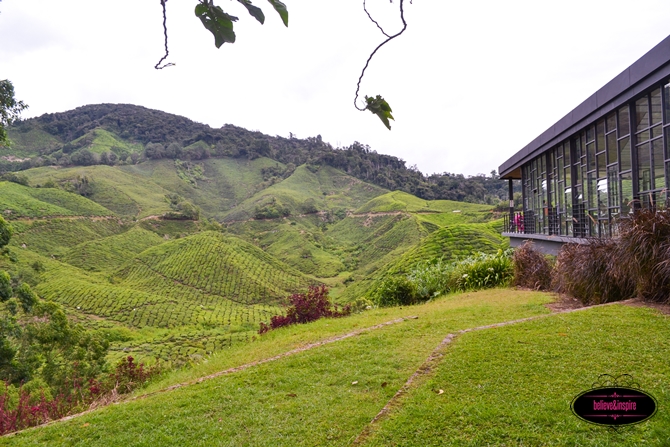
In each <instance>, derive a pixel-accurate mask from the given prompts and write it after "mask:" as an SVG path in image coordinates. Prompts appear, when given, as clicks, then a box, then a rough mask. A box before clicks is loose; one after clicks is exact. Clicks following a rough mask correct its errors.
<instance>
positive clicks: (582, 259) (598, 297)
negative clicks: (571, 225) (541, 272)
mask: <svg viewBox="0 0 670 447" xmlns="http://www.w3.org/2000/svg"><path fill="white" fill-rule="evenodd" d="M621 250H622V248H621V247H620V246H619V241H617V240H615V239H605V238H603V239H596V238H594V239H590V240H589V241H588V242H586V243H584V244H574V243H570V244H565V245H563V247H562V248H561V251H560V252H559V254H558V258H557V260H556V266H555V267H554V275H553V287H554V290H555V291H557V292H559V293H565V294H568V295H571V296H573V297H575V298H577V299H579V300H580V301H581V302H582V303H583V304H587V305H588V304H602V303H608V302H611V301H619V300H624V299H627V298H631V297H632V296H634V294H635V281H634V275H632V274H631V271H630V270H628V268H626V267H624V266H623V264H622V263H621V257H622V255H624V253H623V252H622V251H621Z"/></svg>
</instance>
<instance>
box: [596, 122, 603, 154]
mask: <svg viewBox="0 0 670 447" xmlns="http://www.w3.org/2000/svg"><path fill="white" fill-rule="evenodd" d="M596 135H597V138H596V144H597V146H596V150H597V151H598V152H600V151H604V150H605V120H600V121H598V124H597V125H596Z"/></svg>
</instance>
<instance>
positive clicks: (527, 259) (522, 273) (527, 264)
mask: <svg viewBox="0 0 670 447" xmlns="http://www.w3.org/2000/svg"><path fill="white" fill-rule="evenodd" d="M512 264H513V266H514V285H515V286H517V287H524V288H526V289H534V290H548V289H549V288H550V287H551V276H552V268H551V265H550V264H549V261H548V260H547V258H546V257H545V256H544V255H543V254H542V253H540V252H539V251H537V250H535V248H534V247H533V243H532V242H526V243H524V244H523V245H522V246H520V247H518V248H516V249H515V250H514V254H513V255H512Z"/></svg>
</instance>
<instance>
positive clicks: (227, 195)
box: [119, 158, 283, 219]
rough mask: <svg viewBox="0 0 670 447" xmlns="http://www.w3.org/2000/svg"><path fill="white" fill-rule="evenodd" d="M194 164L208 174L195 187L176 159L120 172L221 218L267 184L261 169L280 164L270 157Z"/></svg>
mask: <svg viewBox="0 0 670 447" xmlns="http://www.w3.org/2000/svg"><path fill="white" fill-rule="evenodd" d="M193 163H195V164H197V165H200V166H201V167H202V168H203V171H204V178H203V179H200V180H197V179H196V180H195V184H192V183H190V182H188V181H185V180H183V179H181V178H179V176H178V173H177V170H176V168H175V163H174V161H172V160H157V161H148V162H145V163H141V164H139V165H130V166H122V167H120V168H119V169H121V170H122V171H124V172H127V173H129V174H133V175H139V176H140V177H142V178H144V179H146V180H148V181H151V182H153V183H155V184H157V185H159V186H161V187H162V188H164V189H166V190H169V191H172V192H176V193H177V194H179V195H181V196H182V197H185V198H187V199H188V200H190V201H191V202H193V203H194V204H196V205H198V206H199V207H200V208H201V209H202V210H203V212H204V213H205V215H207V216H209V217H214V218H216V219H221V218H222V217H223V215H224V214H225V213H226V212H228V211H229V210H230V209H232V208H234V207H235V206H237V205H238V204H239V203H240V202H242V201H243V200H245V199H247V198H248V197H251V196H252V195H253V194H255V193H256V191H257V189H258V188H259V187H260V186H261V185H262V184H263V176H262V174H261V169H263V168H267V167H271V166H275V165H277V164H278V163H277V162H275V161H273V160H270V159H268V158H257V159H255V160H242V159H233V158H211V159H207V160H203V161H198V162H193ZM282 167H283V165H282Z"/></svg>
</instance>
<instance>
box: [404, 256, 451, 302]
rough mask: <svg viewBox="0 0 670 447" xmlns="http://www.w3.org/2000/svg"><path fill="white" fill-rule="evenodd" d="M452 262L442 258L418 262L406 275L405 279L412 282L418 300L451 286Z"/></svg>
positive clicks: (423, 299) (432, 295)
mask: <svg viewBox="0 0 670 447" xmlns="http://www.w3.org/2000/svg"><path fill="white" fill-rule="evenodd" d="M452 268H453V267H452V264H449V263H446V262H444V260H443V259H442V258H440V259H439V260H437V261H435V262H432V263H430V262H420V263H418V264H417V265H416V266H415V267H414V268H413V269H412V270H411V271H410V272H409V274H408V275H407V279H408V280H409V281H410V282H412V283H414V285H415V287H416V295H417V298H418V300H419V301H427V300H429V299H431V298H433V297H436V296H438V295H440V294H442V293H446V292H448V291H449V289H450V288H451V285H450V276H451V269H452Z"/></svg>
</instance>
